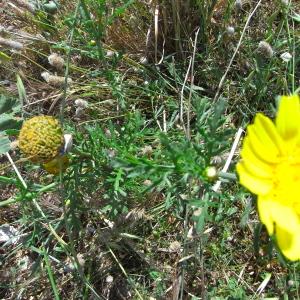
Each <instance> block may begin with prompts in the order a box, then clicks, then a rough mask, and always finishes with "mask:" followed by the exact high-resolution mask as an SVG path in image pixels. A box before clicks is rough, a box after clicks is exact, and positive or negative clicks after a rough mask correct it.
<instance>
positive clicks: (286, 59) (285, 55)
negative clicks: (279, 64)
mask: <svg viewBox="0 0 300 300" xmlns="http://www.w3.org/2000/svg"><path fill="white" fill-rule="evenodd" d="M280 58H281V59H282V60H283V61H284V62H286V63H288V62H289V61H290V60H291V59H292V58H293V56H292V55H291V54H290V53H289V52H284V53H282V54H281V55H280Z"/></svg>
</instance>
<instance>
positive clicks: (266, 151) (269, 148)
mask: <svg viewBox="0 0 300 300" xmlns="http://www.w3.org/2000/svg"><path fill="white" fill-rule="evenodd" d="M246 138H247V139H248V141H247V142H248V143H249V147H251V149H252V151H253V152H254V153H255V155H256V156H257V157H258V158H260V159H261V160H263V161H265V162H267V163H272V164H274V163H278V162H279V155H280V153H279V151H278V149H277V147H276V146H274V144H273V143H272V142H269V140H268V139H267V140H265V141H262V140H261V138H259V137H258V135H257V132H256V131H255V130H254V128H253V125H250V126H248V130H247V137H246Z"/></svg>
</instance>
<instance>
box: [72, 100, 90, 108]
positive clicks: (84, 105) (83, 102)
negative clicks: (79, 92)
mask: <svg viewBox="0 0 300 300" xmlns="http://www.w3.org/2000/svg"><path fill="white" fill-rule="evenodd" d="M74 103H75V105H76V106H77V107H81V108H87V107H88V105H89V103H88V102H87V101H86V100H83V99H76V100H75V102H74Z"/></svg>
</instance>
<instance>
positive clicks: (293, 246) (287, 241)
mask: <svg viewBox="0 0 300 300" xmlns="http://www.w3.org/2000/svg"><path fill="white" fill-rule="evenodd" d="M276 240H277V244H278V247H279V249H280V250H281V252H282V253H283V255H284V256H285V257H286V258H288V259H289V260H292V261H295V260H299V259H300V228H299V226H298V227H296V228H292V230H290V231H288V230H285V229H284V228H281V227H280V226H276Z"/></svg>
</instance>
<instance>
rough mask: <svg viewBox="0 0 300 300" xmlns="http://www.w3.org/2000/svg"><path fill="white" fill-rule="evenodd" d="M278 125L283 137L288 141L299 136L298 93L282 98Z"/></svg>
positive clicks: (299, 112) (299, 111) (299, 113)
mask: <svg viewBox="0 0 300 300" xmlns="http://www.w3.org/2000/svg"><path fill="white" fill-rule="evenodd" d="M276 127H277V130H278V132H279V134H280V135H281V137H282V138H283V139H284V140H286V141H289V140H291V139H295V138H297V137H298V135H299V133H300V99H299V97H298V95H292V96H282V97H281V98H280V103H279V108H278V112H277V117H276Z"/></svg>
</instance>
